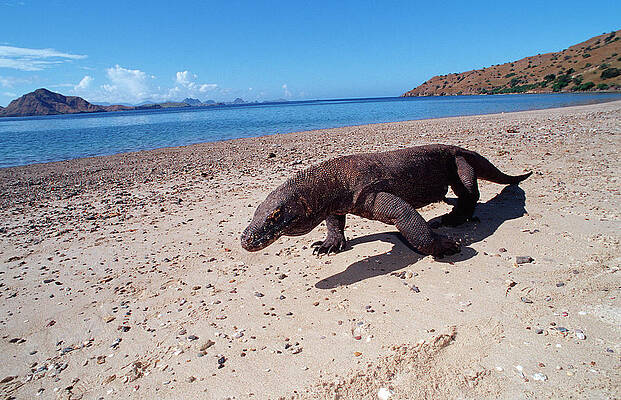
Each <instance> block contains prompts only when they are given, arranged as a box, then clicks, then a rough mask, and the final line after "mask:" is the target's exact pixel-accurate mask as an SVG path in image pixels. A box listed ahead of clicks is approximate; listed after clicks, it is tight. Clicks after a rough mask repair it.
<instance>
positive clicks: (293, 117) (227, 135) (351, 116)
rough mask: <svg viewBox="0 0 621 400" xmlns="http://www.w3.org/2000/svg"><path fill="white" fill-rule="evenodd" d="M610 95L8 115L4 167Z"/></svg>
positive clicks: (2, 123) (3, 125)
mask: <svg viewBox="0 0 621 400" xmlns="http://www.w3.org/2000/svg"><path fill="white" fill-rule="evenodd" d="M610 100H621V94H612V93H608V94H592V93H576V94H573V93H572V94H542V95H534V94H530V95H496V96H450V97H418V98H400V97H390V98H369V99H343V100H319V101H306V102H289V103H281V104H257V105H242V106H237V105H236V106H216V107H197V108H183V109H173V110H170V109H168V110H149V111H127V112H114V113H97V114H76V115H58V116H46V117H26V118H0V167H10V166H17V165H27V164H33V163H42V162H50V161H60V160H68V159H73V158H80V157H90V156H99V155H110V154H117V153H123V152H129V151H138V150H149V149H156V148H161V147H171V146H182V145H188V144H193V143H201V142H212V141H219V140H227V139H235V138H244V137H253V136H263V135H270V134H275V133H288V132H297V131H305V130H311V129H322V128H334V127H341V126H349V125H362V124H371V123H380V122H393V121H406V120H414V119H426V118H438V117H449V116H460V115H476V114H490V113H499V112H510V111H523V110H534V109H543V108H553V107H563V106H572V105H582V104H592V103H599V102H605V101H610Z"/></svg>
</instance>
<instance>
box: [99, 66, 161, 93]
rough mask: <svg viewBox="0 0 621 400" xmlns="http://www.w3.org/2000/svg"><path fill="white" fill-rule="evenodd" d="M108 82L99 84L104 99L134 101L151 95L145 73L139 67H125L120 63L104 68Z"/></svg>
mask: <svg viewBox="0 0 621 400" xmlns="http://www.w3.org/2000/svg"><path fill="white" fill-rule="evenodd" d="M106 76H107V78H108V81H109V82H110V83H106V84H103V85H101V89H103V91H104V92H105V96H104V97H105V100H111V101H119V102H134V101H140V100H144V99H146V98H148V97H149V96H151V95H152V93H151V91H150V90H149V85H148V82H147V74H146V73H144V72H143V71H141V70H139V69H127V68H123V67H121V66H120V65H118V64H117V65H115V66H114V67H111V68H108V69H106Z"/></svg>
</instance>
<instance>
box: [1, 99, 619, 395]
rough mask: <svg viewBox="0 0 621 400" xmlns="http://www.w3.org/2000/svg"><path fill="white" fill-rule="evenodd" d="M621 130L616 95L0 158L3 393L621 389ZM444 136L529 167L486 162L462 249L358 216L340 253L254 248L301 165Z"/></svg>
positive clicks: (452, 231)
mask: <svg viewBox="0 0 621 400" xmlns="http://www.w3.org/2000/svg"><path fill="white" fill-rule="evenodd" d="M620 135H621V101H615V102H609V103H603V104H595V105H588V106H578V107H568V108H558V109H549V110H539V111H528V112H516V113H506V114H495V115H483V116H471V117H456V118H444V119H430V120H421V121H408V122H396V123H385V124H376V125H365V126H354V127H346V128H338V129H327V130H321V131H309V132H301V133H292V134H284V135H272V136H264V137H259V138H250V139H239V140H232V141H226V142H217V143H206V144H198V145H192V146H187V147H179V148H168V149H159V150H154V151H145V152H138V153H128V154H121V155H115V156H110V157H96V158H86V159H78V160H71V161H65V162H58V163H50V164H39V165H31V166H25V167H15V168H5V169H0V336H1V338H0V339H1V340H0V396H1V397H2V398H7V399H9V398H15V399H25V398H36V396H39V398H46V399H55V398H61V399H79V398H83V399H126V398H136V399H155V398H161V399H186V398H187V399H194V398H204V399H268V398H270V399H279V398H284V399H377V398H381V396H388V395H389V394H390V393H392V396H391V397H390V399H415V398H416V399H457V398H461V399H487V398H489V399H492V398H500V399H516V398H520V399H540V398H573V399H616V398H619V397H620V396H619V393H621V373H620V372H621V371H620V369H619V365H620V364H619V361H620V359H619V354H620V352H621V329H620V326H621V302H620V299H619V296H620V293H619V288H620V287H621V280H620V277H621V272H619V265H620V264H621V257H620V255H619V250H620V243H619V241H620V239H621V223H620V217H621V215H620V213H621V192H620V190H621V185H620V175H621V161H620V160H621V157H620V156H619V150H620V149H621V139H620V138H621V136H620ZM430 143H447V144H454V145H459V146H463V147H466V148H468V149H471V150H475V151H478V152H479V153H481V154H482V155H484V156H485V157H487V158H488V159H489V160H491V161H492V162H493V163H494V164H495V165H496V166H498V167H499V168H500V169H501V170H502V171H504V172H507V173H509V174H519V173H524V172H526V171H534V174H533V176H531V177H530V178H529V179H528V180H526V181H525V182H523V183H521V184H520V186H519V187H505V186H503V185H497V184H493V183H488V182H483V181H480V182H479V184H480V190H481V200H480V202H479V205H478V208H477V211H476V213H475V215H476V216H477V217H478V218H479V220H480V221H476V222H468V223H466V224H464V225H462V226H459V227H457V228H445V227H442V228H439V229H438V231H440V232H441V233H444V234H447V235H450V236H452V237H455V238H458V239H460V240H461V241H462V252H461V253H459V254H457V255H454V256H451V257H446V258H443V259H439V260H434V259H433V258H432V257H429V256H427V257H423V256H420V255H418V254H416V253H414V252H412V251H411V250H410V249H409V248H408V247H406V246H405V245H404V244H403V243H402V242H401V241H400V240H399V239H398V237H397V236H395V234H394V233H395V232H396V229H395V228H394V227H393V226H388V225H384V224H382V223H379V222H373V221H369V220H364V219H361V218H358V217H354V216H348V219H347V227H346V237H347V238H348V248H347V250H346V251H344V252H342V253H339V254H336V255H331V256H323V257H321V258H317V257H315V256H313V254H312V249H311V248H310V244H311V243H313V242H314V241H317V240H322V239H323V238H324V236H325V226H324V225H323V224H322V225H320V226H319V227H318V228H316V229H315V230H314V231H313V232H312V233H310V234H308V235H306V236H301V237H283V238H281V239H279V240H278V241H277V242H276V243H274V244H273V245H271V246H270V247H268V248H266V249H265V250H263V251H260V252H257V253H248V252H246V251H244V250H243V249H242V248H241V246H240V244H239V238H240V234H241V232H242V231H243V229H244V228H245V227H246V225H247V224H248V222H249V221H250V219H251V217H252V214H253V213H254V210H255V208H256V206H257V205H258V204H259V203H260V202H261V201H262V200H263V199H264V198H265V196H266V195H267V194H268V193H269V192H270V191H271V190H273V189H274V188H275V187H276V186H278V185H279V184H280V183H282V182H283V181H284V180H285V179H286V178H287V177H289V176H290V175H291V174H293V173H295V172H296V171H299V170H302V169H304V168H306V167H308V166H310V165H312V164H315V163H318V162H320V161H323V160H327V159H329V158H332V157H335V156H339V155H345V154H353V153H359V152H375V151H384V150H391V149H396V148H400V147H407V146H415V145H421V144H430ZM449 197H454V195H452V193H450V194H449ZM449 210H450V207H449V206H448V205H446V204H443V203H442V204H433V205H431V206H427V207H425V208H423V209H422V210H420V211H421V214H422V215H423V216H424V217H425V218H426V219H427V220H431V219H433V218H435V217H437V216H440V215H442V214H444V213H446V212H447V211H449ZM518 257H520V258H521V257H525V258H526V259H527V261H530V262H525V263H520V264H518V263H517V262H516V261H517V258H518ZM520 261H522V260H521V259H520ZM378 394H379V395H380V397H378ZM384 398H388V397H384Z"/></svg>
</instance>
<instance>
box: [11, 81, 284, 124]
mask: <svg viewBox="0 0 621 400" xmlns="http://www.w3.org/2000/svg"><path fill="white" fill-rule="evenodd" d="M276 102H286V100H282V99H281V100H277V101H276ZM225 104H234V105H243V104H260V103H258V102H254V103H247V102H245V101H244V100H243V99H241V98H239V97H238V98H236V99H235V100H234V101H233V102H231V103H217V102H215V101H214V100H206V101H204V102H201V101H200V100H198V99H193V98H189V97H188V98H186V99H184V100H183V101H181V102H165V103H153V102H150V101H146V102H143V103H141V104H139V105H135V106H129V105H120V104H116V105H110V104H107V103H106V104H92V103H89V102H88V101H86V100H84V99H83V98H81V97H77V96H64V95H62V94H60V93H55V92H52V91H49V90H47V89H43V88H42V89H37V90H35V91H34V92H31V93H27V94H25V95H23V96H22V97H20V98H18V99H15V100H13V101H12V102H11V103H10V104H9V105H8V106H6V107H0V117H27V116H36V115H56V114H78V113H96V112H108V111H128V110H157V109H162V108H179V107H209V106H218V105H225Z"/></svg>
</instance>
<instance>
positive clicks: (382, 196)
mask: <svg viewBox="0 0 621 400" xmlns="http://www.w3.org/2000/svg"><path fill="white" fill-rule="evenodd" d="M364 207H365V210H364V211H365V214H366V215H368V216H370V218H371V219H374V220H377V221H381V222H383V223H385V224H390V225H394V226H395V227H396V228H397V229H398V230H399V232H401V234H402V235H403V236H404V237H405V239H406V240H407V241H408V242H409V243H410V244H411V245H412V247H414V248H415V249H416V250H417V251H419V252H421V253H423V254H431V255H433V256H434V257H443V256H446V255H451V254H456V253H458V252H459V244H458V243H456V242H455V241H454V240H452V239H450V238H448V237H447V236H442V235H438V234H436V233H434V232H433V231H432V230H431V228H429V225H428V224H427V222H426V221H425V219H424V218H423V217H421V216H420V214H419V213H418V212H417V211H416V209H414V208H413V207H412V206H411V205H409V204H408V203H407V202H405V201H403V200H402V199H401V198H399V197H397V196H395V195H393V194H390V193H386V192H380V193H377V194H376V195H375V199H374V200H373V201H365V205H364Z"/></svg>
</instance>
